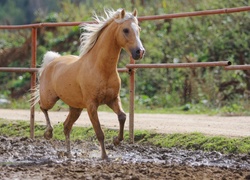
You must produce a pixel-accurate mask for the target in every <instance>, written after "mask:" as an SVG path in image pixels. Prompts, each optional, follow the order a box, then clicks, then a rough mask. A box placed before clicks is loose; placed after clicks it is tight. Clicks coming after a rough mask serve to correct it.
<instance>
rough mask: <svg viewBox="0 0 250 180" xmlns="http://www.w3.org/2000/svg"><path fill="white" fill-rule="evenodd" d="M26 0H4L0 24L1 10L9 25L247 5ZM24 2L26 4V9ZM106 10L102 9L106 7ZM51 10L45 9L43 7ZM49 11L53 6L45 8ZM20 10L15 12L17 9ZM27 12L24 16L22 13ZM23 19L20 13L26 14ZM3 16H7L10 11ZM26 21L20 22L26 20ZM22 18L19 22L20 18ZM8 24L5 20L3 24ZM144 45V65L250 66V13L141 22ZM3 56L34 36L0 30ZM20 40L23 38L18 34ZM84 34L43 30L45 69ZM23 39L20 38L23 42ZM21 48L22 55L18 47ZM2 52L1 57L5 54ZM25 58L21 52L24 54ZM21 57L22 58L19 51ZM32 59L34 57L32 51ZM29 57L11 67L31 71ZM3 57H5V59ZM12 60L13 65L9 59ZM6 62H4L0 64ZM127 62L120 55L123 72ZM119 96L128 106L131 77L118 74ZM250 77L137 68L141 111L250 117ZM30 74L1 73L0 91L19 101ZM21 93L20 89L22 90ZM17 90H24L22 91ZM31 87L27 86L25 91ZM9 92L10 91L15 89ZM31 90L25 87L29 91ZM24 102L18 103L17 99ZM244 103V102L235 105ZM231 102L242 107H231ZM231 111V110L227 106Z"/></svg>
mask: <svg viewBox="0 0 250 180" xmlns="http://www.w3.org/2000/svg"><path fill="white" fill-rule="evenodd" d="M31 2H32V1H29V0H25V1H23V4H22V3H21V2H16V3H15V2H14V1H13V2H12V1H2V2H0V3H1V4H2V5H3V6H0V12H1V13H0V20H1V19H2V20H3V19H7V18H8V16H7V15H6V16H4V13H3V12H6V11H9V12H10V14H12V15H13V16H12V17H16V19H15V20H13V21H10V22H11V23H19V24H22V23H27V21H29V22H34V21H36V22H62V21H90V20H91V16H90V15H91V14H92V11H96V13H97V14H100V15H102V14H103V8H111V7H112V8H113V9H117V8H120V7H123V8H125V9H127V10H129V11H130V10H132V9H133V8H135V7H136V8H137V10H138V12H139V16H144V15H158V14H170V13H179V12H188V11H190V12H192V11H201V10H207V9H219V8H231V7H239V6H245V5H248V4H249V0H239V1H234V0H221V1H214V0H188V1H174V0H169V1H163V0H156V1H144V0H143V1H131V2H129V1H124V0H115V1H114V0H112V1H111V0H104V1H102V2H100V1H95V0H94V1H93V0H84V1H78V0H72V1H70V0H63V1H53V3H51V1H48V0H46V1H43V3H42V5H41V8H40V9H36V8H37V6H36V4H32V3H31ZM25 3H26V4H29V6H26V7H27V8H25V6H24V5H25ZM103 4H105V6H103ZM46 5H47V6H46ZM30 7H33V9H35V10H34V12H33V13H34V14H35V16H31V17H33V19H32V20H27V19H26V20H24V19H25V18H24V17H27V11H30V10H31V8H30ZM44 7H49V8H48V9H46V8H44ZM12 9H15V12H14V11H13V10H12ZM20 9H21V10H22V11H21V10H20ZM22 13H23V14H22ZM5 14H6V13H5ZM22 17H23V18H22ZM19 18H22V20H23V21H22V20H20V19H19ZM2 22H3V21H2ZM140 26H141V28H142V31H141V39H142V41H143V44H144V46H145V49H146V55H145V57H144V59H143V60H141V61H140V62H139V63H180V62H208V61H222V60H230V61H231V62H232V63H233V64H250V62H249V61H250V53H249V46H250V37H249V36H248V31H249V28H250V15H249V12H240V13H232V14H223V15H210V16H199V17H188V18H177V19H166V20H157V21H144V22H140ZM0 33H1V35H2V34H3V36H1V37H3V38H2V39H1V41H0V49H3V51H1V52H5V51H6V50H8V49H11V50H12V51H14V50H16V49H18V48H19V49H21V48H22V44H23V43H25V42H27V44H29V43H28V42H29V41H28V40H29V37H27V35H26V36H24V35H23V34H25V33H20V31H18V32H14V33H10V32H6V31H0ZM20 34H22V35H21V36H20ZM79 35H80V30H79V28H78V27H60V28H52V27H50V28H45V29H41V30H39V32H38V51H37V59H38V62H37V64H41V60H42V57H43V54H44V53H45V52H46V51H47V50H54V51H58V52H59V53H61V54H78V46H79ZM18 37H20V38H18ZM21 50H22V49H21ZM1 52H0V56H1ZM21 52H23V50H22V51H21ZM16 54H17V53H16ZM27 54H30V53H27ZM29 58H30V55H28V56H25V57H23V55H22V54H21V53H20V57H18V56H17V57H16V56H15V57H13V59H12V61H11V62H10V63H8V66H20V67H21V66H22V67H24V66H29V63H28V61H29ZM0 59H1V58H0ZM9 59H11V58H10V57H9ZM0 62H1V61H0ZM127 63H128V56H127V55H126V53H125V52H124V51H123V52H122V53H121V57H120V63H119V67H124V66H125V65H126V64H127ZM120 76H121V79H122V89H121V97H122V100H123V101H124V102H127V101H128V94H129V89H128V85H129V84H128V74H121V75H120ZM249 76H250V71H230V72H229V71H225V70H223V68H221V67H214V68H197V69H138V70H137V71H136V103H137V106H139V107H145V108H146V109H149V110H152V109H154V108H169V109H171V108H175V107H181V108H182V107H183V110H185V111H190V110H192V109H193V107H197V105H202V106H204V107H205V108H211V109H216V108H223V107H225V109H224V110H225V112H227V111H232V110H236V111H240V110H248V111H249V108H250V106H249V97H250V93H249V92H250V81H249ZM28 79H29V75H27V74H26V75H25V74H23V75H20V74H18V75H16V74H15V75H13V74H10V73H0V83H1V84H2V85H3V86H1V87H0V93H1V94H5V96H11V97H15V98H17V97H16V96H14V95H13V91H12V90H13V89H16V90H18V92H20V96H21V95H23V91H24V90H25V88H22V87H26V86H27V82H28ZM20 87H21V88H20ZM18 88H19V89H18ZM26 88H27V87H26ZM11 89H12V90H11ZM26 92H28V91H27V89H26ZM20 96H19V97H20ZM238 102H239V103H238ZM231 104H237V105H238V106H239V107H242V108H235V107H234V108H233V109H230V106H231ZM227 106H229V107H228V108H227Z"/></svg>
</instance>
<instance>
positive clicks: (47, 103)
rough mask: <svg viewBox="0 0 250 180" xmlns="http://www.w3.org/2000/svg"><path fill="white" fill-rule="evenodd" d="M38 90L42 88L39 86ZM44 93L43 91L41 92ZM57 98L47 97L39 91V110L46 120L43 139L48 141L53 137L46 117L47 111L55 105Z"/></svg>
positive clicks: (51, 128) (48, 119) (47, 116)
mask: <svg viewBox="0 0 250 180" xmlns="http://www.w3.org/2000/svg"><path fill="white" fill-rule="evenodd" d="M40 88H42V86H40ZM42 92H44V91H42ZM57 100H58V97H57V96H55V95H54V96H52V95H51V96H48V95H46V93H41V91H40V101H39V104H40V109H41V110H42V112H43V113H44V115H45V118H46V130H45V132H44V138H45V139H47V140H49V139H51V138H52V137H53V127H52V126H51V123H50V118H49V115H48V110H49V109H51V108H52V107H53V106H54V105H55V103H56V102H57Z"/></svg>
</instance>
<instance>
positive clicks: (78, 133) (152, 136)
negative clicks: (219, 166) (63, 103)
mask: <svg viewBox="0 0 250 180" xmlns="http://www.w3.org/2000/svg"><path fill="white" fill-rule="evenodd" d="M44 130H45V126H43V125H36V126H35V137H36V138H42V137H43V133H44ZM29 133H30V132H29V123H28V122H26V121H5V120H3V119H0V135H4V136H12V137H14V136H21V137H29ZM104 133H105V138H106V139H105V141H106V143H107V144H111V143H112V139H113V137H114V136H116V135H117V133H118V131H117V130H111V129H104ZM124 137H125V143H128V141H129V133H128V132H127V131H125V134H124ZM54 138H55V139H59V140H64V139H65V138H64V134H63V124H62V123H60V124H58V125H56V126H54ZM71 139H72V140H78V139H80V140H87V141H97V140H96V137H95V133H94V130H93V128H92V127H73V130H72V132H71ZM135 142H136V143H140V144H152V145H156V146H160V147H168V148H171V147H177V148H182V149H192V150H204V151H219V152H221V153H237V154H238V153H250V137H245V138H228V137H219V136H205V135H203V134H201V133H189V134H179V133H175V134H156V133H153V132H149V131H142V130H136V131H135Z"/></svg>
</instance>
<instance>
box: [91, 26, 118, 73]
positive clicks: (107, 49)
mask: <svg viewBox="0 0 250 180" xmlns="http://www.w3.org/2000/svg"><path fill="white" fill-rule="evenodd" d="M116 42H117V41H116V39H115V29H114V28H112V27H106V28H105V29H104V30H103V32H102V34H101V35H100V37H99V38H98V40H97V42H96V44H95V45H94V47H93V48H92V49H91V50H90V52H89V53H88V55H89V57H90V58H88V60H89V61H90V63H92V64H93V65H94V66H95V67H96V68H100V70H105V71H106V70H108V71H110V72H113V71H114V70H116V68H117V63H118V59H119V55H120V51H121V47H119V46H118V44H117V43H116Z"/></svg>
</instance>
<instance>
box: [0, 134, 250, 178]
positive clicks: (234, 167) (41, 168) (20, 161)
mask: <svg viewBox="0 0 250 180" xmlns="http://www.w3.org/2000/svg"><path fill="white" fill-rule="evenodd" d="M106 146H107V147H106V148H107V152H108V155H109V160H108V161H103V160H100V158H99V157H100V150H99V145H98V144H96V142H83V141H76V142H73V143H72V155H73V158H72V159H70V160H69V159H68V158H66V156H65V153H64V152H65V145H64V141H57V140H50V141H47V140H44V139H35V140H32V139H29V138H10V137H3V136H0V179H133V180H137V179H216V180H217V179H250V154H245V155H234V154H229V155H223V154H220V153H218V152H202V151H187V150H180V149H167V148H159V147H154V146H148V145H138V144H133V145H132V144H127V143H123V144H122V145H121V146H118V147H115V146H113V145H111V144H107V145H106Z"/></svg>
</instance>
